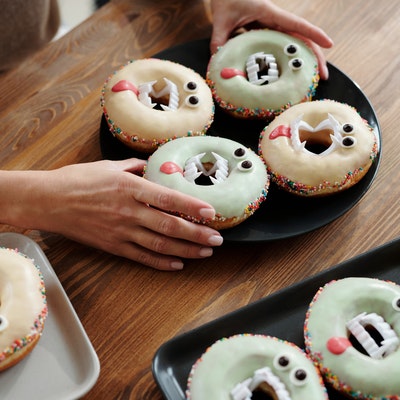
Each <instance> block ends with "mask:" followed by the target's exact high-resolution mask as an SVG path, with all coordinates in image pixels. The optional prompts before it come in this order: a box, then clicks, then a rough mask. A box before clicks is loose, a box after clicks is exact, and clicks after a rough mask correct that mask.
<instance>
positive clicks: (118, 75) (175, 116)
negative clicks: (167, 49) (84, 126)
mask: <svg viewBox="0 0 400 400" xmlns="http://www.w3.org/2000/svg"><path fill="white" fill-rule="evenodd" d="M100 104H101V107H102V108H103V113H104V117H105V119H106V121H107V124H108V126H109V129H110V132H111V133H112V134H113V135H114V136H115V137H117V138H118V139H119V140H121V141H122V142H123V143H124V144H126V145H127V146H129V147H132V148H133V149H135V150H139V151H143V152H152V151H154V150H155V149H156V148H157V147H158V146H159V145H160V144H163V143H165V142H167V141H169V140H173V139H175V138H177V137H183V136H196V135H204V134H205V132H206V131H207V130H208V128H209V127H210V125H211V123H212V122H213V118H214V104H213V101H212V95H211V91H210V89H209V88H208V86H207V84H206V82H205V80H204V79H203V78H202V77H201V76H200V75H199V74H197V73H196V72H195V71H193V70H192V69H190V68H187V67H185V66H183V65H180V64H178V63H175V62H172V61H167V60H160V59H155V58H149V59H141V60H135V61H130V62H128V63H127V64H126V65H124V66H123V67H121V68H120V69H119V70H117V71H115V72H114V73H113V74H112V75H111V76H110V77H108V79H107V80H106V82H105V84H104V86H103V89H102V93H101V100H100Z"/></svg>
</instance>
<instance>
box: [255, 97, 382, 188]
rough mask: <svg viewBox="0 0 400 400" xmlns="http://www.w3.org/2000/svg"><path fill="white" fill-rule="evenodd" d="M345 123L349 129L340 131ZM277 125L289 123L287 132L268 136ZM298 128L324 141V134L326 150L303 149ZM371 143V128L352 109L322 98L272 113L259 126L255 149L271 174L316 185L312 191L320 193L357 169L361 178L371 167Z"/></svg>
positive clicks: (372, 146)
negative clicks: (261, 127)
mask: <svg viewBox="0 0 400 400" xmlns="http://www.w3.org/2000/svg"><path fill="white" fill-rule="evenodd" d="M346 124H347V125H349V126H351V127H352V128H353V129H352V131H351V132H348V133H346V132H344V131H343V129H342V128H343V126H344V125H346ZM281 128H287V129H289V128H290V129H289V131H290V135H289V136H290V137H287V136H278V137H276V138H271V136H270V135H271V133H273V132H276V131H277V130H279V129H281ZM301 130H303V131H304V132H306V131H308V132H306V133H308V135H309V140H311V139H312V138H316V139H315V141H316V142H318V141H320V142H326V141H327V138H328V141H329V142H330V143H329V144H328V145H327V149H326V150H325V151H324V152H323V153H321V154H316V153H313V152H312V151H309V150H308V149H306V148H305V146H306V143H305V141H304V140H303V142H302V141H301V140H300V136H301V135H300V131H301ZM327 131H331V134H330V135H328V134H327ZM346 138H351V140H352V145H350V146H346V145H344V144H343V142H344V140H346ZM375 143H376V138H375V135H374V133H373V132H372V131H371V129H370V128H369V127H368V125H367V124H366V122H365V121H364V120H363V119H362V118H361V117H360V115H359V114H358V113H357V111H356V110H355V109H353V108H352V107H350V106H348V105H346V104H343V103H339V102H336V101H332V100H323V101H311V102H307V103H301V104H297V105H295V106H293V107H290V108H289V109H288V110H286V111H284V112H283V113H282V114H281V115H279V116H278V117H276V118H275V119H274V120H273V121H272V122H271V123H270V124H269V125H268V126H267V127H266V128H265V129H264V132H263V135H262V140H261V142H260V150H261V154H262V156H263V157H264V159H265V161H266V164H267V166H268V168H269V169H270V170H271V171H272V173H273V174H276V175H278V176H284V177H285V178H287V179H288V180H289V181H292V182H296V183H300V184H302V185H308V186H310V187H315V188H316V189H317V191H316V192H315V193H313V194H319V193H322V192H323V191H325V190H326V191H327V192H329V191H330V190H332V188H333V190H340V189H341V188H338V187H337V184H338V183H340V182H342V181H343V180H344V179H345V178H346V176H347V175H348V174H349V173H350V174H353V172H354V171H358V170H359V169H361V170H360V171H359V178H360V177H362V176H363V175H364V174H365V173H366V172H367V171H368V169H369V167H370V166H371V163H372V159H373V149H374V146H375ZM335 185H336V189H335Z"/></svg>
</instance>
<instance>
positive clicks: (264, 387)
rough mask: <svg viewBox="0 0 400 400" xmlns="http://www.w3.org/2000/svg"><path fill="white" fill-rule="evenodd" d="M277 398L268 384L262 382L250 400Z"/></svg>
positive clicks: (271, 399) (273, 399)
mask: <svg viewBox="0 0 400 400" xmlns="http://www.w3.org/2000/svg"><path fill="white" fill-rule="evenodd" d="M278 399H279V397H278V396H277V395H276V394H275V391H274V389H272V387H271V386H270V385H268V383H266V382H263V383H261V384H260V385H259V386H257V387H256V388H255V389H254V390H253V392H252V395H251V400H278Z"/></svg>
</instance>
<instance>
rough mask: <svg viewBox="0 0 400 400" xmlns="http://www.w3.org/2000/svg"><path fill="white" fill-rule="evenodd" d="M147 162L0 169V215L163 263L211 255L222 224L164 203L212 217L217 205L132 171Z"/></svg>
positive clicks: (174, 265) (166, 266) (177, 265)
mask: <svg viewBox="0 0 400 400" xmlns="http://www.w3.org/2000/svg"><path fill="white" fill-rule="evenodd" d="M144 163H145V162H144V161H142V160H137V159H130V160H124V161H118V162H112V161H99V162H94V163H88V164H76V165H71V166H67V167H63V168H60V169H57V170H52V171H0V192H1V193H2V196H0V209H1V210H2V212H1V216H0V222H2V223H5V224H9V225H14V226H20V227H24V228H31V229H41V230H47V231H50V232H55V233H59V234H62V235H64V236H66V237H68V238H71V239H73V240H76V241H78V242H81V243H84V244H87V245H90V246H93V247H96V248H99V249H102V250H104V251H107V252H110V253H113V254H116V255H119V256H123V257H126V258H129V259H132V260H135V261H138V262H140V263H142V264H145V265H148V266H151V267H154V268H156V269H161V270H174V269H181V268H182V267H183V262H182V258H202V257H207V256H210V255H211V254H212V246H218V245H220V244H221V243H222V237H221V235H220V234H219V233H218V232H217V231H215V230H213V229H211V228H208V227H206V226H204V225H199V224H194V223H191V222H188V221H186V220H184V219H182V218H179V217H176V216H173V215H170V214H167V213H165V212H163V211H161V210H174V211H178V212H182V213H185V214H188V215H194V216H198V217H205V218H212V217H213V216H214V213H215V211H214V210H213V208H211V207H210V206H209V205H208V204H207V203H204V202H203V201H200V200H197V199H193V198H191V197H189V196H186V195H183V194H180V193H178V192H175V191H173V190H170V189H167V188H164V187H161V186H158V185H156V184H154V183H151V182H149V181H147V180H145V179H143V178H141V177H139V176H137V175H135V174H134V173H135V172H136V173H139V172H141V171H142V169H143V166H144ZM149 205H151V206H153V207H149Z"/></svg>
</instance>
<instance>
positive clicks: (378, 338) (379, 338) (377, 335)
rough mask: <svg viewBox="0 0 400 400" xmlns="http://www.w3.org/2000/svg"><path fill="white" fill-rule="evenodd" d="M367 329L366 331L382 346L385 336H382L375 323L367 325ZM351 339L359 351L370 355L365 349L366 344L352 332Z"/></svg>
mask: <svg viewBox="0 0 400 400" xmlns="http://www.w3.org/2000/svg"><path fill="white" fill-rule="evenodd" d="M365 330H366V332H367V333H368V334H369V335H370V337H371V338H372V339H373V340H374V341H375V343H376V344H377V345H378V346H379V347H381V346H382V342H383V340H384V338H383V337H382V335H381V334H380V333H379V332H378V330H377V329H376V328H375V327H374V326H373V325H366V326H365ZM349 340H350V343H351V344H352V345H353V347H354V348H355V349H356V350H357V351H359V352H360V353H362V354H364V355H366V356H368V357H369V354H368V352H367V351H366V350H365V348H364V346H363V345H362V344H361V343H360V342H359V341H358V340H357V339H356V337H355V336H354V335H353V334H352V333H350V334H349Z"/></svg>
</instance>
